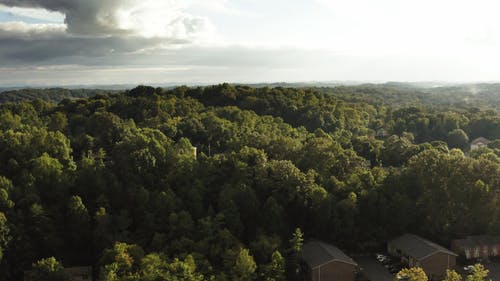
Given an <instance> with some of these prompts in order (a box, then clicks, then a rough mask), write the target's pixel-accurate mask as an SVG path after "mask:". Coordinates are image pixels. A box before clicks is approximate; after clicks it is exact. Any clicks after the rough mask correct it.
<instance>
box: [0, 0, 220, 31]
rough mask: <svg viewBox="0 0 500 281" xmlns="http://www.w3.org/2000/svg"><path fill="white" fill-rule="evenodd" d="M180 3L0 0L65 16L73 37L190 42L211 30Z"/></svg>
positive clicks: (152, 0) (168, 0) (166, 0)
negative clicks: (158, 39)
mask: <svg viewBox="0 0 500 281" xmlns="http://www.w3.org/2000/svg"><path fill="white" fill-rule="evenodd" d="M182 3H183V2H182V1H179V0H162V1H157V0H120V1H117V0H71V1H67V0H0V4H3V5H6V6H9V7H24V8H42V9H46V10H49V11H53V12H59V13H61V14H64V15H65V20H64V21H65V23H66V24H67V27H68V28H67V30H68V32H69V33H71V34H73V35H89V36H125V35H131V36H143V37H164V38H171V37H176V38H182V39H192V38H194V37H197V36H201V35H203V34H205V33H209V32H211V31H213V26H212V25H211V24H210V22H209V21H208V19H206V18H204V17H198V16H193V15H190V14H187V13H185V12H183V10H184V9H185V5H184V4H182Z"/></svg>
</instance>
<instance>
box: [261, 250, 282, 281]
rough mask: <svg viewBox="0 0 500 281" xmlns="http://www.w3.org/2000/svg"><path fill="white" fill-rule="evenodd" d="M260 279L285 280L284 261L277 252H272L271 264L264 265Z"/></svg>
mask: <svg viewBox="0 0 500 281" xmlns="http://www.w3.org/2000/svg"><path fill="white" fill-rule="evenodd" d="M262 279H263V280H265V281H284V280H285V259H284V258H283V256H282V255H281V254H280V252H279V251H274V253H273V255H272V257H271V262H270V263H269V264H266V265H265V267H264V272H263V274H262Z"/></svg>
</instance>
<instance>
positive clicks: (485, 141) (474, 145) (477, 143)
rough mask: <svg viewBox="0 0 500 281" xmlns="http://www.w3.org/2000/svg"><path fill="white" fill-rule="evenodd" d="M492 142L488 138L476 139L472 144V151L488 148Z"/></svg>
mask: <svg viewBox="0 0 500 281" xmlns="http://www.w3.org/2000/svg"><path fill="white" fill-rule="evenodd" d="M490 142H491V141H490V140H489V139H487V138H483V137H479V138H477V139H474V140H473V141H471V143H470V150H474V149H478V148H481V147H483V146H487V145H488V144H489V143H490Z"/></svg>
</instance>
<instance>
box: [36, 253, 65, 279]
mask: <svg viewBox="0 0 500 281" xmlns="http://www.w3.org/2000/svg"><path fill="white" fill-rule="evenodd" d="M32 269H33V271H32V274H33V275H32V280H37V281H69V280H70V279H69V277H68V275H67V274H66V273H65V272H64V267H63V265H62V264H61V263H60V262H59V261H57V260H56V259H55V258H54V257H50V258H45V259H41V260H39V261H37V262H36V263H34V264H33V267H32Z"/></svg>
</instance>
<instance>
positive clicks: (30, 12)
mask: <svg viewBox="0 0 500 281" xmlns="http://www.w3.org/2000/svg"><path fill="white" fill-rule="evenodd" d="M0 12H5V13H9V14H12V15H16V16H23V17H28V18H33V19H37V20H40V21H44V22H52V23H62V22H63V21H64V14H62V13H59V12H53V11H48V10H46V9H40V8H19V7H7V6H4V5H1V4H0Z"/></svg>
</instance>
